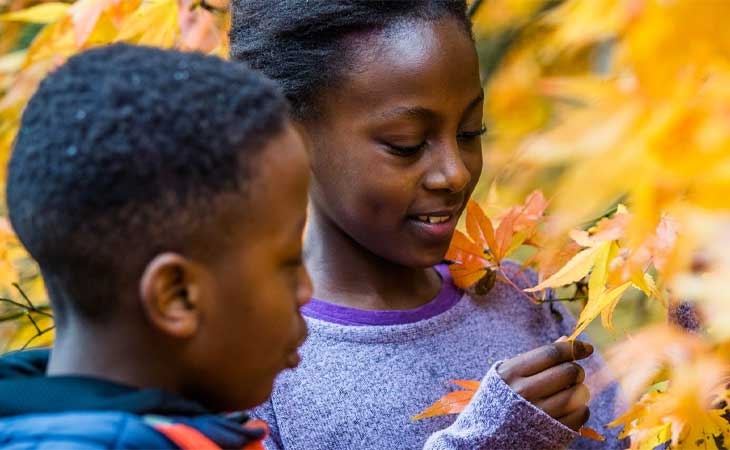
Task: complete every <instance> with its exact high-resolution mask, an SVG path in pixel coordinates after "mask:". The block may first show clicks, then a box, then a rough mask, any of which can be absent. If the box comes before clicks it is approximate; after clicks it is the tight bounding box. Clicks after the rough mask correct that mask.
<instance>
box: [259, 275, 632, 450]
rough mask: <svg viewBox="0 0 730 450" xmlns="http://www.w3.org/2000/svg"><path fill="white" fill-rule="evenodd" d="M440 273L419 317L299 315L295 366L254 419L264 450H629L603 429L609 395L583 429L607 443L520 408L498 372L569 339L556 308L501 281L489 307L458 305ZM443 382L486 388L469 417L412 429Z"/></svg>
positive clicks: (477, 300) (479, 302) (475, 301)
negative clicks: (263, 426) (302, 333)
mask: <svg viewBox="0 0 730 450" xmlns="http://www.w3.org/2000/svg"><path fill="white" fill-rule="evenodd" d="M438 269H439V272H440V273H441V275H442V278H443V280H444V283H443V285H444V286H443V287H442V290H441V293H440V294H439V296H438V297H437V298H436V299H434V300H433V301H432V302H431V303H429V304H427V305H426V306H424V307H421V308H418V309H417V310H411V311H405V312H404V311H400V312H395V311H380V312H365V311H361V310H354V309H351V308H344V307H341V306H335V305H331V304H327V303H326V302H322V301H318V300H313V301H312V303H311V304H310V305H308V306H307V308H306V310H305V315H308V316H309V317H307V322H308V325H309V329H310V337H309V339H308V340H307V342H306V343H305V345H304V346H303V348H302V351H301V352H302V363H301V365H300V366H299V367H298V368H297V369H295V370H292V371H288V372H285V373H283V374H282V375H281V376H280V377H279V378H278V379H277V382H276V385H275V388H274V392H273V395H272V397H271V400H270V401H269V402H267V403H266V404H264V405H262V406H261V407H259V408H257V409H256V410H254V415H255V416H257V417H259V418H262V419H264V420H266V421H268V422H269V424H270V426H271V431H272V434H271V437H270V438H269V439H268V440H267V443H266V445H267V448H268V449H287V450H325V449H327V450H332V449H346V450H356V449H358V450H359V449H379V450H380V449H393V450H395V449H404V450H405V449H409V450H413V449H421V448H425V449H429V450H457V449H496V450H499V449H557V448H565V447H570V448H580V449H592V448H608V449H611V448H625V445H624V444H625V443H623V442H620V441H618V440H617V439H616V434H617V432H618V431H619V430H616V429H604V428H603V425H604V424H606V423H608V422H609V421H610V420H612V419H613V418H614V416H615V413H616V411H615V409H616V408H615V395H616V386H615V385H612V386H611V387H610V388H608V389H605V390H603V391H602V392H595V391H593V389H592V394H593V399H592V400H591V403H590V407H591V418H590V420H589V423H588V425H590V426H592V427H593V428H595V429H596V430H598V431H599V432H601V433H602V434H604V436H606V438H607V441H606V442H602V443H601V442H597V441H591V440H588V439H586V438H582V437H578V436H577V434H576V433H575V432H573V431H572V430H570V429H568V428H567V427H565V426H563V425H562V424H561V423H559V422H557V421H556V420H554V419H552V418H551V417H550V416H548V415H547V414H545V413H543V412H542V411H541V410H539V409H538V408H536V407H534V406H533V405H532V404H530V403H529V402H527V401H525V400H524V399H522V398H521V397H520V396H519V395H518V394H516V393H515V392H514V391H512V390H511V389H510V387H509V386H508V385H507V384H506V383H504V381H502V379H501V378H500V377H499V375H498V374H497V372H496V370H495V367H496V366H497V365H498V364H499V362H500V361H501V360H504V359H507V358H510V357H512V356H514V355H517V354H519V353H521V352H524V351H527V350H530V349H533V348H535V347H538V346H540V345H543V344H546V343H549V342H552V341H555V340H556V339H557V338H559V337H560V336H563V335H569V334H570V333H571V329H572V327H573V325H574V319H573V318H572V317H571V316H570V314H569V313H568V312H567V311H566V310H565V309H564V308H563V307H562V306H560V305H556V307H555V309H556V310H557V311H558V312H559V314H556V313H553V312H551V311H550V308H549V306H548V305H534V304H532V303H531V302H530V301H528V300H527V299H526V298H525V297H524V296H522V295H521V293H519V292H518V291H517V290H515V289H514V288H512V287H510V286H509V285H507V284H504V283H499V282H498V283H497V284H496V285H495V287H494V288H493V289H492V291H490V292H489V293H488V294H487V295H485V296H482V297H478V296H473V295H469V294H465V293H463V292H461V291H459V290H457V289H456V288H455V287H454V286H453V283H452V281H451V278H450V277H449V275H448V271H446V270H445V269H444V268H443V267H439V268H438ZM559 316H562V318H561V317H559ZM583 339H585V337H583ZM581 363H582V365H583V366H584V367H585V368H586V383H587V384H588V385H589V386H590V381H591V374H592V373H595V371H596V370H597V369H598V368H599V367H601V366H602V365H603V363H602V361H601V359H600V356H599V355H594V356H591V357H590V358H588V359H586V360H584V361H582V362H581ZM451 379H475V380H476V379H482V384H481V387H480V388H479V390H478V391H477V394H476V395H475V396H474V398H473V399H472V401H471V403H470V404H469V405H468V406H467V408H466V409H465V410H464V411H463V412H462V413H461V414H459V415H458V416H457V415H450V416H442V417H436V418H431V419H424V420H420V421H415V422H414V421H412V420H411V417H412V416H413V415H415V414H417V413H419V412H420V411H422V410H423V409H424V408H426V407H427V406H429V405H430V404H432V403H433V402H434V401H435V400H437V399H438V398H440V397H441V396H442V395H444V394H445V393H446V392H448V391H449V390H451V389H453V386H452V385H450V384H449V383H448V380H451Z"/></svg>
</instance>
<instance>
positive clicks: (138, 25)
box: [115, 0, 180, 48]
mask: <svg viewBox="0 0 730 450" xmlns="http://www.w3.org/2000/svg"><path fill="white" fill-rule="evenodd" d="M178 20H179V7H178V2H177V0H144V1H143V2H142V4H141V5H140V7H139V8H138V9H137V10H136V11H134V13H132V14H131V15H129V16H128V17H127V18H126V20H125V21H124V23H123V24H122V26H121V28H120V30H119V35H118V36H117V37H116V38H115V41H116V42H131V43H135V44H140V45H152V46H156V47H163V48H165V47H172V45H173V44H174V43H175V39H176V37H177V35H178V33H179V30H180V28H179V23H178Z"/></svg>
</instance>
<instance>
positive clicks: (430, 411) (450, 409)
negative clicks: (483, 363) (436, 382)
mask: <svg viewBox="0 0 730 450" xmlns="http://www.w3.org/2000/svg"><path fill="white" fill-rule="evenodd" d="M451 383H453V384H455V385H457V386H460V387H462V388H464V390H461V391H453V392H449V393H448V394H446V395H444V396H443V397H441V398H440V399H438V400H436V402H435V403H434V404H433V405H431V406H429V407H428V408H426V409H424V410H423V411H421V412H420V413H418V414H416V415H415V416H413V417H412V418H411V420H413V421H416V420H421V419H427V418H429V417H437V416H444V415H447V414H458V413H460V412H461V411H463V410H464V408H466V405H468V404H469V402H470V401H471V399H472V398H473V397H474V394H475V393H476V391H477V389H479V384H480V383H479V381H477V380H451Z"/></svg>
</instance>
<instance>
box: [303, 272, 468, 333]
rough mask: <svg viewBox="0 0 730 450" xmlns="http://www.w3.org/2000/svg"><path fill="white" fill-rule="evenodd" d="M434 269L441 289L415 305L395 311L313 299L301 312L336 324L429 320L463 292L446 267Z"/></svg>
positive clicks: (391, 323) (383, 323) (400, 323)
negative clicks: (352, 306)
mask: <svg viewBox="0 0 730 450" xmlns="http://www.w3.org/2000/svg"><path fill="white" fill-rule="evenodd" d="M434 268H435V269H436V271H437V272H438V274H439V275H440V276H441V280H442V283H441V291H439V293H438V295H437V296H436V298H434V299H433V300H431V301H430V302H428V303H426V304H425V305H423V306H419V307H418V308H414V309H403V310H397V311H392V310H386V311H380V310H366V309H357V308H350V307H347V306H341V305H336V304H334V303H329V302H326V301H324V300H320V299H317V298H313V299H311V300H310V301H309V303H307V304H306V305H304V307H303V308H302V314H304V315H305V316H307V317H311V318H312V319H318V320H323V321H325V322H331V323H336V324H340V325H403V324H407V323H414V322H419V321H421V320H426V319H430V318H431V317H434V316H437V315H439V314H441V313H443V312H445V311H448V310H449V309H450V308H451V307H453V306H454V305H456V304H457V303H458V302H459V300H460V299H461V297H462V295H463V292H462V291H461V290H459V289H458V288H457V287H456V286H454V282H453V280H452V279H451V274H450V273H449V269H448V266H446V265H445V264H439V265H438V266H435V267H434Z"/></svg>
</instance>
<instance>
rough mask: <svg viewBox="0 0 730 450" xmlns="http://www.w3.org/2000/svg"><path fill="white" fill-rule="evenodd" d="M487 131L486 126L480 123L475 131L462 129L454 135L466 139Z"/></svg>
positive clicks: (476, 136)
mask: <svg viewBox="0 0 730 450" xmlns="http://www.w3.org/2000/svg"><path fill="white" fill-rule="evenodd" d="M486 132H487V126H486V125H484V124H482V127H481V128H480V129H479V130H477V131H462V132H461V133H459V134H458V135H456V137H457V138H458V139H459V140H462V141H467V140H470V139H474V138H478V137H479V136H482V135H483V134H484V133H486Z"/></svg>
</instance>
